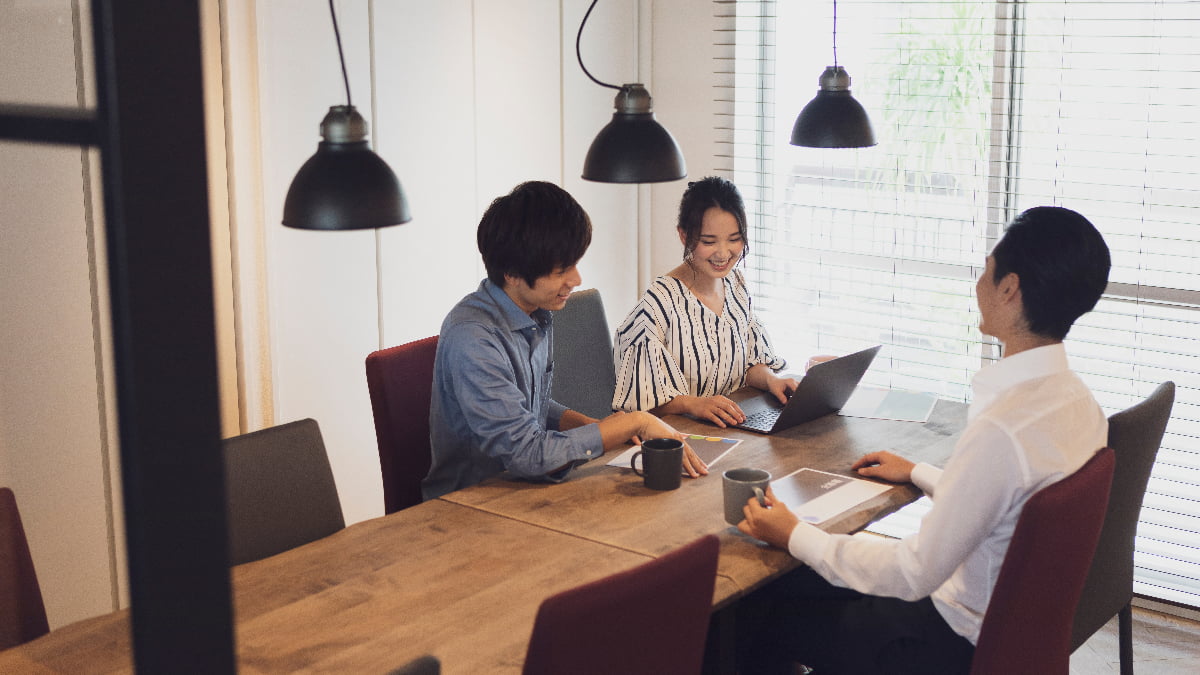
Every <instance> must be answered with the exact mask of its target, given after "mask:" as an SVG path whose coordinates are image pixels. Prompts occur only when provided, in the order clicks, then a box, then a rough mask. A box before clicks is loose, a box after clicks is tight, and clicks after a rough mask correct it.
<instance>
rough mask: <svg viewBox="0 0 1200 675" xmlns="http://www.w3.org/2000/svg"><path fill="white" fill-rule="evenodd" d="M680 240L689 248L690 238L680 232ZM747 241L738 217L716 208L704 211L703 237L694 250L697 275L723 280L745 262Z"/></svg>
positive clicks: (701, 230)
mask: <svg viewBox="0 0 1200 675" xmlns="http://www.w3.org/2000/svg"><path fill="white" fill-rule="evenodd" d="M679 239H680V241H682V242H683V243H684V246H687V235H686V234H685V233H684V231H683V230H679ZM745 249H746V241H745V240H744V239H742V234H741V232H739V231H738V222H737V218H735V217H734V215H733V214H732V213H730V212H728V211H725V210H723V209H721V208H718V207H716V206H713V207H709V209H708V210H707V211H705V212H704V218H703V220H701V224H700V237H699V239H698V240H697V242H696V248H695V249H693V250H692V267H693V268H694V269H695V270H696V272H697V273H699V274H703V275H705V276H708V277H713V278H715V279H722V278H724V277H725V276H727V275H728V274H729V273H730V272H731V271H733V266H734V265H736V264H737V262H738V261H739V260H741V259H742V251H744V250H745Z"/></svg>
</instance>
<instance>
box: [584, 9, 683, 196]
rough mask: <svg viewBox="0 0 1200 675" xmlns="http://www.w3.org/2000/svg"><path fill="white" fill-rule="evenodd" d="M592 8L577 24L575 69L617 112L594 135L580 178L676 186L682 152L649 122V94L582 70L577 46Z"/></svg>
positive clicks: (651, 117) (651, 118) (660, 128)
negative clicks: (611, 93)
mask: <svg viewBox="0 0 1200 675" xmlns="http://www.w3.org/2000/svg"><path fill="white" fill-rule="evenodd" d="M596 2H597V0H592V4H591V6H589V7H588V10H587V13H586V14H584V15H583V21H582V22H581V23H580V24H579V34H578V35H577V36H576V37H575V56H576V58H578V59H579V67H580V68H582V69H583V73H584V74H585V75H587V76H588V77H589V78H590V79H591V80H592V82H595V83H596V84H598V85H600V86H602V87H608V88H610V89H616V90H617V96H616V99H615V101H614V102H613V105H614V107H615V108H616V112H614V113H613V116H612V121H611V122H609V123H608V124H606V125H605V126H604V128H603V129H601V130H600V133H598V134H596V138H595V140H593V141H592V146H591V147H590V148H588V153H587V158H586V159H584V161H583V178H584V180H590V181H596V182H598V183H662V182H665V181H671V180H679V179H680V178H683V177H684V176H687V165H686V164H685V163H684V161H683V152H681V151H680V149H679V144H678V143H676V142H675V139H674V138H673V137H672V136H671V133H670V132H669V131H667V130H666V129H665V128H663V125H661V124H659V123H658V122H657V121H656V120H655V119H654V111H653V108H652V107H651V99H650V92H649V91H646V88H645V87H644V86H642V85H641V84H640V83H634V84H624V85H621V86H620V87H618V86H616V85H615V84H608V83H606V82H601V81H600V80H597V79H596V78H595V77H593V76H592V74H591V73H590V72H588V69H587V66H584V65H583V55H582V54H581V53H580V50H579V41H580V38H582V37H583V27H584V25H586V24H587V20H588V17H589V16H591V14H592V8H594V7H595V6H596Z"/></svg>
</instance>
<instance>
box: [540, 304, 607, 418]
mask: <svg viewBox="0 0 1200 675" xmlns="http://www.w3.org/2000/svg"><path fill="white" fill-rule="evenodd" d="M616 387H617V371H616V367H615V366H614V365H613V346H612V333H611V332H609V330H608V319H607V318H605V315H604V303H603V302H601V300H600V291H598V290H596V289H594V288H589V289H587V290H583V291H576V292H574V293H572V294H571V297H570V298H568V299H567V305H566V306H565V307H563V308H562V309H560V310H558V311H557V312H555V313H554V382H553V384H552V385H551V396H553V398H554V400H556V401H558V402H559V403H561V404H563V405H565V406H567V407H568V408H570V409H571V410H574V411H576V412H581V413H583V414H584V415H587V416H589V417H595V418H604V417H607V416H608V415H609V414H610V413H612V399H613V391H614V390H615V389H616Z"/></svg>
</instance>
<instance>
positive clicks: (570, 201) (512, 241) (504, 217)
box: [476, 181, 592, 288]
mask: <svg viewBox="0 0 1200 675" xmlns="http://www.w3.org/2000/svg"><path fill="white" fill-rule="evenodd" d="M476 240H477V242H478V244H479V252H480V253H481V254H483V265H484V267H486V268H487V275H488V279H491V280H492V283H494V284H496V285H497V286H500V287H501V288H503V287H504V277H505V275H509V276H514V277H517V278H520V279H524V280H525V283H527V284H529V285H530V286H532V285H533V284H534V282H536V281H537V279H538V277H544V276H546V275H547V274H550V273H551V272H553V271H554V270H555V269H556V268H561V267H570V266H572V265H574V264H576V263H578V262H579V259H580V258H582V257H583V254H584V253H585V252H586V251H587V249H588V246H589V245H590V244H591V243H592V222H591V220H590V219H589V218H588V215H587V213H586V212H585V211H584V210H583V207H582V206H580V205H579V202H577V201H575V198H574V197H572V196H571V195H569V194H567V191H566V190H564V189H562V188H560V187H558V186H557V185H555V184H553V183H546V182H544V181H529V182H527V183H521V184H520V185H518V186H517V187H515V188H513V190H512V192H510V193H508V194H506V195H504V196H503V197H497V198H496V199H495V200H493V201H492V204H491V206H489V207H488V208H487V211H485V212H484V214H483V218H481V219H480V221H479V230H478V231H477V233H476Z"/></svg>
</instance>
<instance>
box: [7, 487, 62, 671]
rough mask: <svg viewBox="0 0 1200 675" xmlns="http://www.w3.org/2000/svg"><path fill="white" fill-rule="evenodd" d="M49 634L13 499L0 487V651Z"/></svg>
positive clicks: (30, 559) (26, 541) (40, 596)
mask: <svg viewBox="0 0 1200 675" xmlns="http://www.w3.org/2000/svg"><path fill="white" fill-rule="evenodd" d="M49 632H50V626H49V624H48V623H47V622H46V606H45V604H44V603H43V602H42V587H41V586H39V585H38V580H37V572H36V571H35V570H34V569H33V557H32V556H31V555H30V554H29V541H28V540H27V539H26V538H25V527H24V526H23V525H21V513H20V512H19V511H18V510H17V498H16V497H15V496H14V495H13V491H12V490H10V489H9V488H6V487H5V488H0V650H4V649H8V648H9V647H16V646H17V645H21V644H24V643H26V642H29V641H30V640H33V639H34V638H39V637H41V636H43V635H45V634H46V633H49Z"/></svg>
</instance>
